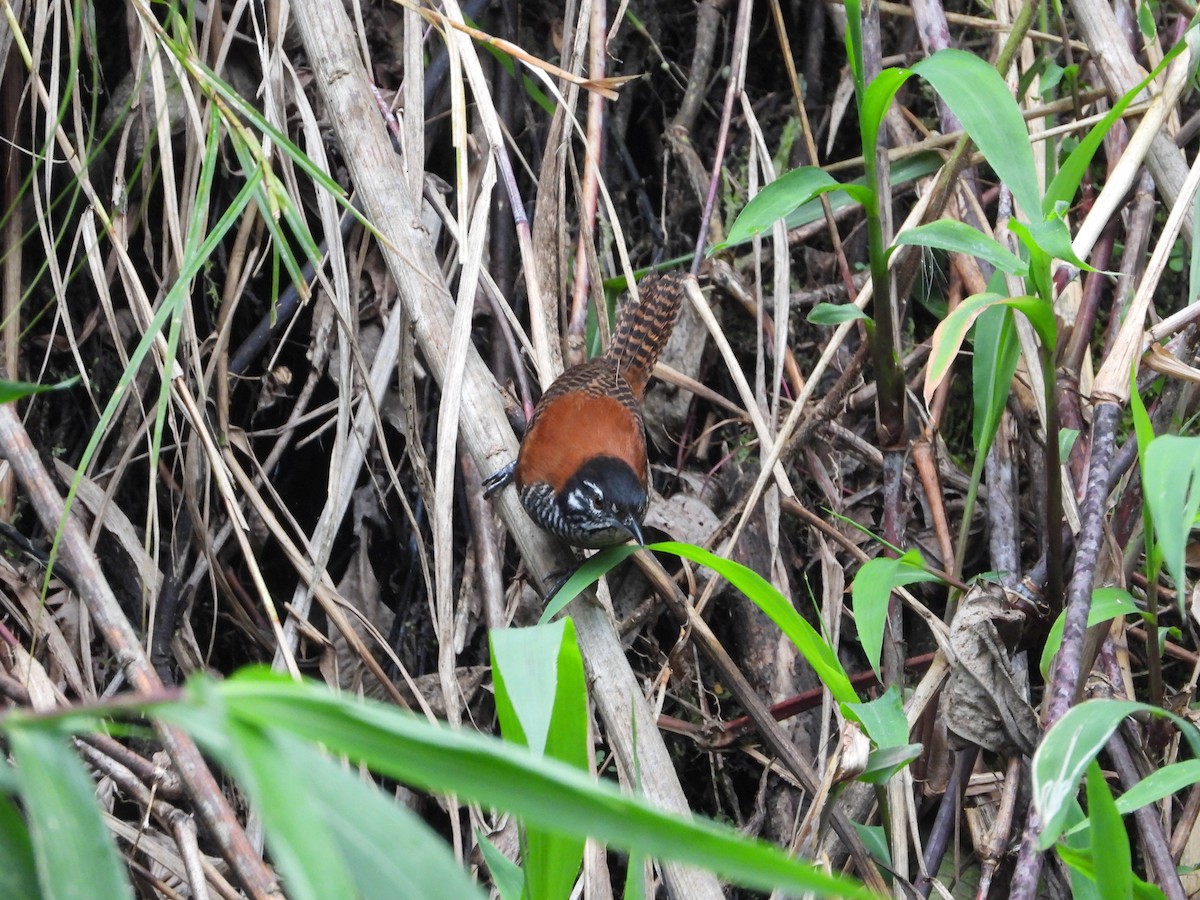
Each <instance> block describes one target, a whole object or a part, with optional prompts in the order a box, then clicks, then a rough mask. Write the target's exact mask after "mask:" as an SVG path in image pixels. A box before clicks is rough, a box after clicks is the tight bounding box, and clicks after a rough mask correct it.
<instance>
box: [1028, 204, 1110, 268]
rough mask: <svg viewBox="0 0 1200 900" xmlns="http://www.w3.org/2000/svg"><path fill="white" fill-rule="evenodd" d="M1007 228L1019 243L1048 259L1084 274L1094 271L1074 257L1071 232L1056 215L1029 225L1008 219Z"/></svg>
mask: <svg viewBox="0 0 1200 900" xmlns="http://www.w3.org/2000/svg"><path fill="white" fill-rule="evenodd" d="M1009 228H1010V229H1011V230H1012V232H1013V234H1015V235H1017V237H1018V238H1020V240H1021V243H1023V244H1024V245H1025V246H1026V247H1028V248H1030V249H1036V250H1038V251H1039V252H1041V253H1042V254H1044V255H1046V256H1048V257H1052V258H1054V259H1061V260H1063V261H1065V262H1069V263H1070V264H1071V265H1073V266H1077V267H1079V268H1080V269H1083V270H1084V271H1086V272H1095V271H1096V270H1095V269H1094V268H1092V266H1089V265H1088V264H1087V263H1086V262H1084V261H1083V260H1082V259H1080V258H1079V257H1078V256H1076V255H1075V248H1074V247H1073V246H1072V245H1071V232H1070V230H1069V229H1068V228H1067V223H1066V222H1064V221H1063V220H1062V219H1060V218H1058V216H1057V215H1054V216H1052V217H1051V218H1048V219H1046V221H1044V222H1031V223H1029V224H1025V223H1022V222H1018V221H1016V220H1015V219H1010V220H1009Z"/></svg>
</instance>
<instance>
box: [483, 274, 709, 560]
mask: <svg viewBox="0 0 1200 900" xmlns="http://www.w3.org/2000/svg"><path fill="white" fill-rule="evenodd" d="M686 283H687V275H686V274H683V273H672V274H668V275H663V276H654V275H652V276H649V277H647V278H645V279H643V280H642V282H641V283H640V284H639V285H638V291H639V294H640V296H641V299H640V302H638V303H633V302H629V303H626V304H625V306H623V307H622V308H621V311H620V314H619V315H618V316H617V327H616V330H615V331H614V333H613V338H612V341H611V342H610V343H609V345H608V349H606V350H605V351H604V353H603V354H601V355H600V356H597V357H596V358H595V359H591V360H588V361H587V362H584V363H580V364H579V365H577V366H572V367H571V368H570V369H568V370H567V371H565V372H563V374H562V375H560V376H559V377H558V379H557V380H555V382H554V383H553V384H552V385H550V387H549V388H547V389H546V392H545V393H544V394H542V399H541V400H539V401H538V404H537V406H536V407H534V410H533V416H532V418H530V420H529V427H528V429H527V430H526V432H525V437H524V438H523V439H522V441H521V450H520V452H519V453H518V455H517V458H516V461H515V462H512V463H509V464H508V465H507V466H505V467H504V468H503V469H501V470H500V471H499V472H496V473H495V474H494V475H492V476H491V477H490V478H488V479H487V481H485V482H484V485H485V487H486V488H487V495H488V496H490V495H491V494H492V493H494V492H495V491H498V490H500V489H501V488H503V487H504V486H505V485H506V484H508V483H509V482H515V484H516V486H517V493H518V495H519V496H520V498H521V505H522V506H524V507H525V511H526V512H527V513H528V514H529V517H530V518H531V519H533V521H534V522H536V523H537V524H538V525H539V526H540V527H541V528H542V529H544V530H545V531H548V532H550V533H551V534H554V535H557V536H558V537H560V538H562V539H563V540H564V541H566V542H567V543H568V544H571V545H572V546H575V547H586V548H600V547H608V546H611V545H613V544H623V543H625V541H627V540H628V539H629V538H633V539H634V540H635V541H637V542H638V543H639V544H642V543H644V541H643V540H642V519H643V518H644V517H645V515H646V508H647V507H648V506H649V505H650V463H649V460H648V459H647V456H646V431H645V427H644V426H643V423H642V408H641V402H642V397H643V396H644V395H645V393H646V384H647V382H648V381H649V380H650V375H651V374H652V373H653V371H654V364H655V363H656V362H658V358H659V356H660V355H661V354H662V351H663V347H665V346H666V343H667V340H668V339H669V338H670V336H671V331H672V329H673V328H674V327H675V319H676V318H677V317H678V315H679V309H680V306H681V305H682V302H683V294H684V290H685V289H686Z"/></svg>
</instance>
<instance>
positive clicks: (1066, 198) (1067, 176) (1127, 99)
mask: <svg viewBox="0 0 1200 900" xmlns="http://www.w3.org/2000/svg"><path fill="white" fill-rule="evenodd" d="M1186 48H1187V41H1186V40H1181V41H1180V42H1179V43H1177V44H1176V45H1175V46H1174V47H1172V48H1171V49H1170V51H1168V52H1167V53H1166V54H1165V55H1164V56H1163V58H1162V60H1161V61H1160V62H1159V64H1158V65H1157V66H1155V67H1154V71H1152V72H1151V73H1150V74H1149V75H1147V76H1146V78H1145V79H1144V80H1142V82H1141V83H1139V84H1137V85H1135V86H1134V87H1133V89H1132V90H1130V91H1129V92H1128V93H1127V94H1125V95H1124V96H1123V97H1121V99H1120V100H1118V101H1117V102H1116V103H1115V104H1113V108H1112V109H1111V110H1109V111H1108V114H1107V115H1105V117H1104V118H1103V119H1101V120H1100V121H1099V122H1097V123H1096V124H1095V125H1094V126H1092V128H1091V130H1090V131H1089V132H1088V133H1087V134H1086V135H1085V136H1084V138H1083V140H1081V141H1080V142H1079V144H1078V145H1077V146H1076V147H1075V149H1074V150H1072V151H1071V153H1070V154H1069V155H1068V156H1067V158H1066V159H1065V160H1063V162H1062V165H1061V167H1060V168H1059V170H1058V172H1057V173H1056V174H1055V176H1054V178H1053V180H1052V181H1051V182H1050V185H1049V186H1048V187H1047V188H1046V196H1045V197H1044V198H1042V215H1043V217H1048V216H1050V214H1051V213H1052V212H1053V211H1054V210H1055V209H1056V208H1057V206H1058V204H1060V203H1069V202H1071V200H1073V199H1074V198H1075V194H1076V193H1077V192H1078V191H1079V185H1080V184H1082V183H1083V176H1084V175H1086V174H1087V169H1088V166H1089V165H1090V164H1091V162H1092V158H1093V157H1094V156H1095V155H1096V151H1097V150H1098V149H1100V145H1101V143H1102V142H1103V141H1104V136H1105V135H1106V134H1108V131H1109V129H1110V128H1112V126H1113V124H1114V123H1116V121H1117V120H1118V119H1119V118H1121V116H1122V115H1124V113H1125V110H1126V109H1127V108H1128V107H1129V105H1130V104H1131V103H1133V101H1134V100H1136V99H1137V97H1138V95H1139V94H1141V93H1142V91H1144V90H1145V89H1146V88H1147V87H1148V86H1149V85H1150V83H1151V82H1153V81H1154V80H1155V79H1156V78H1158V76H1159V74H1161V73H1162V71H1163V70H1164V69H1166V67H1167V66H1168V65H1170V64H1171V61H1172V60H1174V59H1175V57H1176V56H1178V55H1179V54H1180V53H1182V52H1183V51H1184V49H1186ZM1190 296H1193V297H1194V296H1195V294H1194V293H1193V294H1191V295H1190Z"/></svg>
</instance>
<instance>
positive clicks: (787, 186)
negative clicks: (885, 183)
mask: <svg viewBox="0 0 1200 900" xmlns="http://www.w3.org/2000/svg"><path fill="white" fill-rule="evenodd" d="M839 190H840V191H845V192H846V193H847V194H849V195H850V196H851V197H853V198H854V199H855V200H857V201H858V202H859V203H869V202H870V201H871V198H872V197H873V194H872V193H871V192H870V190H868V189H867V188H866V187H864V186H862V185H853V184H842V183H841V182H839V181H836V180H835V179H834V178H833V176H831V175H829V174H828V173H826V172H825V171H824V170H822V169H819V168H817V167H816V166H802V167H800V168H799V169H793V170H792V171H790V172H788V173H786V174H784V175H781V176H780V177H778V178H776V179H775V180H774V181H772V182H771V183H770V184H767V185H764V186H763V189H762V190H761V191H759V192H758V193H757V194H755V195H754V198H753V199H752V200H751V201H750V202H749V203H747V204H746V206H745V208H744V209H743V210H742V211H741V212H740V213H738V216H737V218H736V219H734V221H733V226H732V227H731V228H730V229H729V236H728V237H727V238H726V239H725V241H724V243H722V244H719V245H717V246H715V247H713V248H712V249H711V250H710V251H709V252H710V253H713V252H715V251H717V250H721V249H723V248H725V247H730V246H733V245H735V244H740V243H741V242H742V241H745V240H748V239H750V238H752V237H754V236H755V235H756V234H762V233H763V232H764V231H767V230H768V229H770V228H771V226H772V225H774V224H775V223H776V222H778V221H779V220H780V219H782V218H783V217H784V216H786V215H787V214H788V213H790V212H792V211H793V210H794V209H796V208H797V207H799V206H801V205H802V204H804V203H807V202H808V201H809V200H812V199H813V198H815V197H819V196H820V195H821V194H825V193H828V192H829V191H839Z"/></svg>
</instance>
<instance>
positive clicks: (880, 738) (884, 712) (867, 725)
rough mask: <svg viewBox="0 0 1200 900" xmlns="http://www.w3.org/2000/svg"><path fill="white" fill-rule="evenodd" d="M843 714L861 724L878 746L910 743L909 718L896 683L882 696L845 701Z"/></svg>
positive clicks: (897, 745)
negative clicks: (906, 715)
mask: <svg viewBox="0 0 1200 900" xmlns="http://www.w3.org/2000/svg"><path fill="white" fill-rule="evenodd" d="M842 715H844V716H845V717H846V718H847V719H852V720H853V721H855V722H857V723H858V724H860V725H861V726H862V727H863V731H865V732H866V734H867V737H869V738H870V739H871V740H872V741H874V742H875V746H876V747H900V746H903V745H905V744H907V743H908V719H907V718H906V717H905V715H904V703H903V701H902V700H901V698H900V689H899V688H898V687H897V686H896V685H894V684H893V685H892V686H891V687H889V688H888V689H887V690H886V691H884V693H883V695H882V696H881V697H876V698H875V699H874V700H869V701H867V702H866V703H843V704H842Z"/></svg>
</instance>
